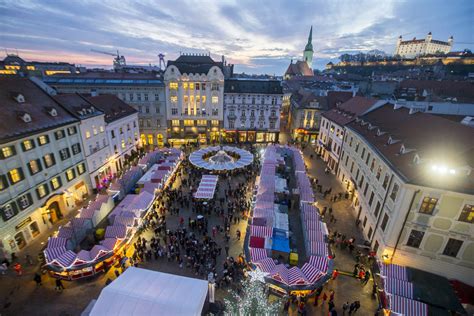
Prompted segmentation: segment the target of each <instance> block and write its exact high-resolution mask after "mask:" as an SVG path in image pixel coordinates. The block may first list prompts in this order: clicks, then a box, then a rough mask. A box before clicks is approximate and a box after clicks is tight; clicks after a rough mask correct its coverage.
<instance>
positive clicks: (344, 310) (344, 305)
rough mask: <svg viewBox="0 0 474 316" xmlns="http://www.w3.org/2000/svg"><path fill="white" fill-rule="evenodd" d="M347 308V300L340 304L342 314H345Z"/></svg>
mask: <svg viewBox="0 0 474 316" xmlns="http://www.w3.org/2000/svg"><path fill="white" fill-rule="evenodd" d="M348 309H349V302H345V303H344V304H342V316H344V315H346V312H347V310H348Z"/></svg>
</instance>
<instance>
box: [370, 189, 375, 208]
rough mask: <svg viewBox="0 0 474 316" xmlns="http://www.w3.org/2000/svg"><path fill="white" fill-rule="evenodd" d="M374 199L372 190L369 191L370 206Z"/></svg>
mask: <svg viewBox="0 0 474 316" xmlns="http://www.w3.org/2000/svg"><path fill="white" fill-rule="evenodd" d="M373 201H374V192H373V191H372V193H370V199H369V206H372V202H373Z"/></svg>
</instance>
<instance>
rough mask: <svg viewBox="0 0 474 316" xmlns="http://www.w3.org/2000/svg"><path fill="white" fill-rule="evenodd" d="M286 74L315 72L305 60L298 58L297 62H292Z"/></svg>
mask: <svg viewBox="0 0 474 316" xmlns="http://www.w3.org/2000/svg"><path fill="white" fill-rule="evenodd" d="M285 75H289V76H313V75H314V73H313V71H312V70H311V68H309V66H308V64H307V63H306V62H305V61H301V60H298V61H297V62H296V63H294V64H293V62H291V63H290V65H289V66H288V69H287V70H286V72H285Z"/></svg>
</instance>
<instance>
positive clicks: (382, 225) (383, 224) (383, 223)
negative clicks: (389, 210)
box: [380, 214, 389, 232]
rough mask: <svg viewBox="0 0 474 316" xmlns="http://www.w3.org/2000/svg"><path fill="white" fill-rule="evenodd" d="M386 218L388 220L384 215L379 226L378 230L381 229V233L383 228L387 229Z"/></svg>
mask: <svg viewBox="0 0 474 316" xmlns="http://www.w3.org/2000/svg"><path fill="white" fill-rule="evenodd" d="M388 218H389V217H388V215H387V214H384V216H383V220H382V224H380V228H381V229H382V231H383V232H384V231H385V228H386V227H387V223H388Z"/></svg>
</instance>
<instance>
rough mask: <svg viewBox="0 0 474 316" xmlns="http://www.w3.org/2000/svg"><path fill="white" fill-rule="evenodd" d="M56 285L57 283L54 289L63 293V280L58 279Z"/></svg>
mask: <svg viewBox="0 0 474 316" xmlns="http://www.w3.org/2000/svg"><path fill="white" fill-rule="evenodd" d="M55 283H56V287H55V288H54V289H55V290H56V291H58V292H61V291H62V290H64V285H63V282H62V281H61V279H56V281H55Z"/></svg>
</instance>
